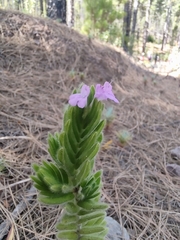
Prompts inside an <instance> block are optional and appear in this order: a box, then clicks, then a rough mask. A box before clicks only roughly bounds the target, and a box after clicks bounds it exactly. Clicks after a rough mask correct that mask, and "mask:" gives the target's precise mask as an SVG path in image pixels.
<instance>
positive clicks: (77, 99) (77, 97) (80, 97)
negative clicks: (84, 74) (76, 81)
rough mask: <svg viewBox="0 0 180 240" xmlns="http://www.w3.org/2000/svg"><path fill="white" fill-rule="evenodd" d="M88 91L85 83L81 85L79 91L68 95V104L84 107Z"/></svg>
mask: <svg viewBox="0 0 180 240" xmlns="http://www.w3.org/2000/svg"><path fill="white" fill-rule="evenodd" d="M89 93H90V88H89V87H88V86H87V85H83V86H82V88H81V92H80V93H75V94H72V95H71V96H70V97H69V104H70V105H71V106H76V105H77V106H78V107H79V108H84V107H85V106H86V104H87V98H88V96H89Z"/></svg>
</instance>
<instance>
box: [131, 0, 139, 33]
mask: <svg viewBox="0 0 180 240" xmlns="http://www.w3.org/2000/svg"><path fill="white" fill-rule="evenodd" d="M138 7H139V0H134V6H133V22H132V34H133V35H134V34H135V31H136V23H137V14H138Z"/></svg>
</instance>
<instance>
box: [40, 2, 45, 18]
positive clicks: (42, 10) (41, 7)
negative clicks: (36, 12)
mask: <svg viewBox="0 0 180 240" xmlns="http://www.w3.org/2000/svg"><path fill="white" fill-rule="evenodd" d="M39 4H40V12H41V15H43V13H44V8H43V0H40V1H39Z"/></svg>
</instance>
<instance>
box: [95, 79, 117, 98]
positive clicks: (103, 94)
mask: <svg viewBox="0 0 180 240" xmlns="http://www.w3.org/2000/svg"><path fill="white" fill-rule="evenodd" d="M94 97H95V98H97V99H98V100H99V101H102V100H107V99H108V98H109V99H111V100H113V101H114V102H116V103H119V101H118V100H117V99H116V97H115V96H114V94H113V92H112V86H111V84H110V83H108V82H105V83H104V85H103V86H102V85H100V84H97V85H96V92H95V96H94Z"/></svg>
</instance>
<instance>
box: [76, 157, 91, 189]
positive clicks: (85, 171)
mask: <svg viewBox="0 0 180 240" xmlns="http://www.w3.org/2000/svg"><path fill="white" fill-rule="evenodd" d="M91 172H92V164H91V162H90V161H84V162H83V163H82V164H81V165H80V167H79V168H78V169H77V170H76V171H75V186H77V185H80V183H81V182H82V181H84V180H85V179H86V178H87V177H88V176H89V175H90V174H91Z"/></svg>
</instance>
